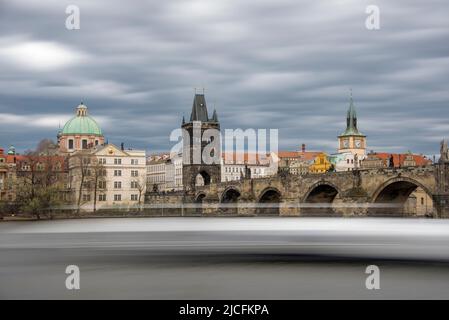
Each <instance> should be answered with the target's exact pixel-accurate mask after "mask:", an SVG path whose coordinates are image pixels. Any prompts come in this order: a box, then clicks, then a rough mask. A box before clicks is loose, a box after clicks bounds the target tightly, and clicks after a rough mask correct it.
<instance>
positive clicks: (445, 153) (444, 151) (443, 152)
mask: <svg viewBox="0 0 449 320" xmlns="http://www.w3.org/2000/svg"><path fill="white" fill-rule="evenodd" d="M448 160H449V150H448V147H447V142H446V140H444V139H443V140H442V141H441V145H440V162H446V161H448Z"/></svg>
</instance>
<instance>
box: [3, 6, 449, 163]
mask: <svg viewBox="0 0 449 320" xmlns="http://www.w3.org/2000/svg"><path fill="white" fill-rule="evenodd" d="M69 4H76V5H77V6H78V7H79V9H80V12H81V28H80V30H67V29H66V28H65V21H66V18H67V16H68V15H67V14H66V13H65V10H66V7H67V6H68V5H69ZM370 4H374V5H377V6H378V7H379V9H380V30H375V31H372V30H368V29H367V28H366V27H365V20H366V18H367V16H368V14H367V13H365V9H366V7H367V5H370ZM448 12H449V2H448V1H447V0H420V1H417V0H396V1H388V0H367V1H365V0H313V1H312V0H309V1H299V0H276V1H275V0H269V1H268V0H251V1H249V0H226V1H224V0H217V1H215V0H195V1H187V0H175V1H174V0H169V1H156V0H148V1H133V2H131V1H123V0H103V1H100V0H96V1H92V0H84V1H76V0H71V1H65V0H1V1H0V147H1V146H2V147H5V148H7V147H8V146H9V145H10V144H13V145H15V146H16V147H17V149H18V150H21V151H23V150H25V149H27V148H31V147H34V146H35V145H36V143H37V142H38V141H39V140H40V139H42V138H55V135H56V133H57V130H58V125H59V124H61V126H63V125H64V123H65V121H66V120H68V119H69V118H70V117H71V116H72V115H73V113H74V108H75V107H76V106H77V105H78V104H79V102H80V101H84V103H85V104H86V105H87V106H88V107H89V111H90V114H91V115H92V116H93V117H94V118H95V119H96V120H97V122H98V123H99V124H100V125H101V127H102V129H103V131H104V133H105V135H106V137H107V138H108V139H109V142H113V143H116V144H120V142H125V144H126V145H128V146H133V147H135V148H143V149H146V150H148V151H150V152H156V151H161V150H169V149H170V147H171V146H172V145H173V143H171V142H170V141H169V134H170V132H171V131H172V130H173V129H175V128H178V127H179V125H180V123H181V119H182V116H183V115H185V116H186V117H188V116H189V115H190V109H191V105H192V99H193V92H194V88H195V87H197V88H200V87H205V88H206V99H207V102H208V105H209V109H210V112H212V110H211V109H213V107H214V106H215V108H216V109H217V111H218V116H219V119H220V121H221V124H222V128H243V129H246V128H256V129H257V128H278V129H279V130H280V131H279V136H280V147H281V148H282V149H297V148H298V146H299V145H300V144H301V143H306V144H307V148H308V149H314V150H325V151H328V152H334V151H335V149H336V147H337V144H336V136H337V135H338V134H339V133H341V132H342V131H343V130H344V126H345V116H346V110H347V107H348V97H349V88H352V89H353V94H354V101H355V105H356V108H357V112H358V115H359V129H360V130H361V131H362V132H363V133H365V134H366V135H367V136H368V149H370V150H371V149H372V150H376V151H395V152H405V151H408V150H412V151H414V152H417V153H424V154H428V155H431V154H435V153H438V152H439V141H440V140H441V139H442V138H443V137H449V112H448V108H449V19H448V16H447V14H448Z"/></svg>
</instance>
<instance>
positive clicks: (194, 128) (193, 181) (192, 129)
mask: <svg viewBox="0 0 449 320" xmlns="http://www.w3.org/2000/svg"><path fill="white" fill-rule="evenodd" d="M181 128H182V129H183V169H182V179H183V184H184V189H185V190H186V191H187V192H194V190H195V187H196V186H199V185H208V184H210V183H217V182H220V181H221V166H220V163H221V162H220V161H221V145H220V136H219V132H220V123H219V121H218V116H217V112H216V111H215V110H214V112H213V115H212V117H211V118H209V115H208V112H207V106H206V99H205V97H204V93H203V94H198V93H195V97H194V99H193V106H192V112H191V114H190V121H188V122H186V121H185V119H184V118H183V120H182V125H181ZM209 129H213V130H209ZM214 132H215V133H216V134H215V135H213V133H214ZM211 134H212V135H211ZM217 134H218V135H217ZM214 140H215V141H214ZM211 142H214V143H211ZM211 146H215V147H214V148H212V149H211ZM205 155H206V157H205ZM213 159H215V160H213Z"/></svg>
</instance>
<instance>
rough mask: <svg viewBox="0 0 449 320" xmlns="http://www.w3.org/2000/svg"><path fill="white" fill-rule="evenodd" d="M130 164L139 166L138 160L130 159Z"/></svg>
mask: <svg viewBox="0 0 449 320" xmlns="http://www.w3.org/2000/svg"><path fill="white" fill-rule="evenodd" d="M131 164H133V165H137V164H139V160H138V159H131Z"/></svg>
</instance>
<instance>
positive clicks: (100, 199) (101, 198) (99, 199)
mask: <svg viewBox="0 0 449 320" xmlns="http://www.w3.org/2000/svg"><path fill="white" fill-rule="evenodd" d="M98 201H106V195H105V194H99V195H98Z"/></svg>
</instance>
